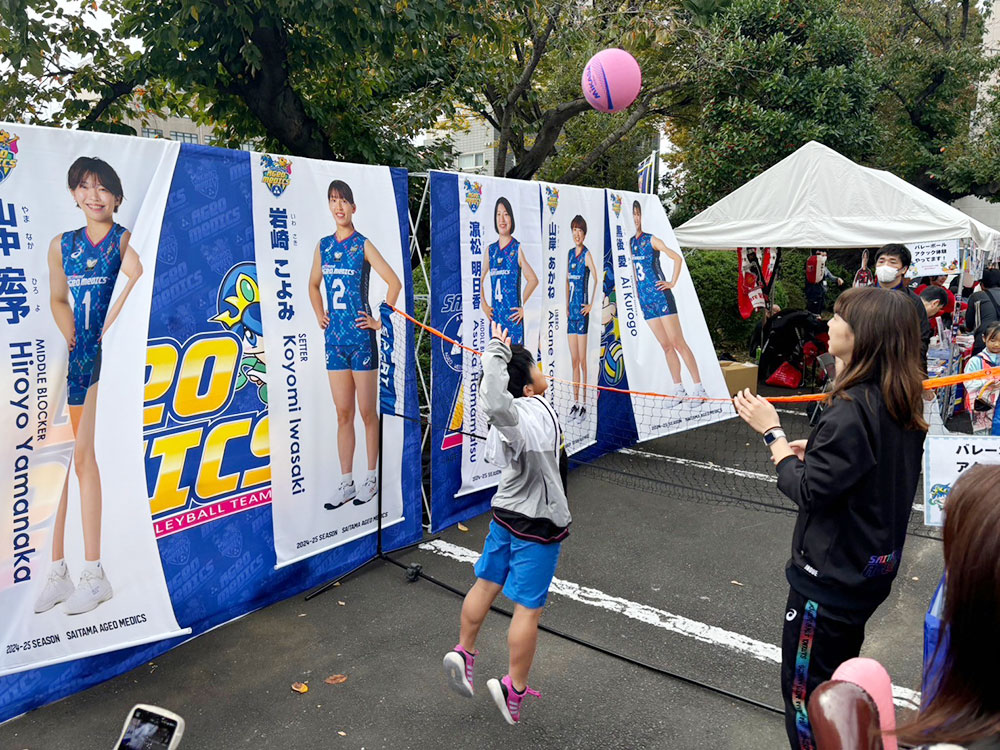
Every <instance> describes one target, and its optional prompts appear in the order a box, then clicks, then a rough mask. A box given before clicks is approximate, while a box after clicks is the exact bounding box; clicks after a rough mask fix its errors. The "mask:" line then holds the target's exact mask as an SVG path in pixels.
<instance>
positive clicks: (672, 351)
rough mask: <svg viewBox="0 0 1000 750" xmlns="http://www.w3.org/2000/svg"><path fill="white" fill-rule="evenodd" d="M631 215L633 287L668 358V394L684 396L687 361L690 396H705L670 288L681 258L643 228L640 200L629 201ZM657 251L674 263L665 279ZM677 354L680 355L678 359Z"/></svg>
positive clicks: (643, 312) (678, 270)
mask: <svg viewBox="0 0 1000 750" xmlns="http://www.w3.org/2000/svg"><path fill="white" fill-rule="evenodd" d="M632 218H633V219H634V221H635V237H631V238H630V239H629V249H630V250H631V252H632V271H633V274H634V276H635V279H634V280H635V290H636V294H637V295H638V297H639V307H640V308H641V309H642V316H643V318H645V319H646V323H647V325H649V330H651V331H652V332H653V335H654V336H656V340H657V342H659V344H660V347H661V348H662V349H663V355H664V356H665V357H666V360H667V369H668V370H670V377H671V378H672V379H673V388H672V389H671V395H675V396H686V395H688V394H687V392H686V391H685V390H684V386H683V385H682V383H681V363H680V359H683V360H684V364H685V365H687V368H688V372H689V373H690V375H691V380H693V381H694V391H693V392H692V394H691V395H693V396H706V395H708V394H707V393H705V388H704V387H703V386H702V384H701V375H700V374H699V372H698V362H697V361H696V360H695V358H694V352H692V351H691V347H690V346H688V343H687V341H685V340H684V332H683V331H682V330H681V321H680V319H679V318H678V317H677V303H676V302H675V301H674V293H673V292H672V291H671V290H672V289H673V288H674V287H675V286H676V285H677V279H679V278H680V276H681V268H682V267H683V263H684V258H683V257H682V256H681V254H680V253H679V252H677V251H676V250H671V249H670V248H669V247H667V246H666V245H665V244H664V242H663V240H661V239H660V238H659V237H654V236H653V235H651V234H648V233H646V232H643V231H642V206H641V205H639V201H633V203H632ZM660 253H663V254H664V255H666V256H667V257H668V258H670V260H671V261H673V264H674V273H673V276H672V278H671V279H670V281H667V278H666V276H664V274H663V269H662V268H661V266H660ZM678 355H680V359H678Z"/></svg>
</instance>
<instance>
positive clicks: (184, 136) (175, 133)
mask: <svg viewBox="0 0 1000 750" xmlns="http://www.w3.org/2000/svg"><path fill="white" fill-rule="evenodd" d="M170 137H171V138H173V139H174V140H175V141H180V142H181V143H197V142H198V134H197V133H184V132H182V131H180V130H171V131H170Z"/></svg>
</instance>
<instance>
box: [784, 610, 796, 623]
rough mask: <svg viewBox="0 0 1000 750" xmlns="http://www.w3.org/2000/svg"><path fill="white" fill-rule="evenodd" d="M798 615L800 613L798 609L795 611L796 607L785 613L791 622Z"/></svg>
mask: <svg viewBox="0 0 1000 750" xmlns="http://www.w3.org/2000/svg"><path fill="white" fill-rule="evenodd" d="M798 616H799V613H798V612H797V611H795V610H794V609H790V610H788V612H787V613H786V614H785V619H786V620H787V621H788V622H791V621H792V620H794V619H795V618H796V617H798Z"/></svg>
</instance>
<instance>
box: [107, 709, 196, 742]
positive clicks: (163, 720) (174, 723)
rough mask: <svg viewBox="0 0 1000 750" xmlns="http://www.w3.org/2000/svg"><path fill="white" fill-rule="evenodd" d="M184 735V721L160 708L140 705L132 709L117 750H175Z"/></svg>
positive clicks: (171, 712)
mask: <svg viewBox="0 0 1000 750" xmlns="http://www.w3.org/2000/svg"><path fill="white" fill-rule="evenodd" d="M183 735H184V719H182V718H181V717H180V716H178V715H177V714H175V713H174V712H173V711H168V710H167V709H165V708H160V707H159V706H147V705H146V704H144V703H139V704H137V705H135V706H134V707H133V708H132V711H131V712H130V713H129V715H128V718H127V719H125V727H124V728H123V729H122V734H121V737H120V738H119V739H118V744H117V745H115V748H116V750H174V748H176V747H178V746H179V745H180V744H181V737H182V736H183Z"/></svg>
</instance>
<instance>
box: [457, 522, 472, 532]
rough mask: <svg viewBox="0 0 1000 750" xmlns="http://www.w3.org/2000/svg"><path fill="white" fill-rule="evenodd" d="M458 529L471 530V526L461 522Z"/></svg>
mask: <svg viewBox="0 0 1000 750" xmlns="http://www.w3.org/2000/svg"><path fill="white" fill-rule="evenodd" d="M458 530H459V531H468V530H469V527H468V526H466V525H465V524H464V523H460V524H459V525H458Z"/></svg>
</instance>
